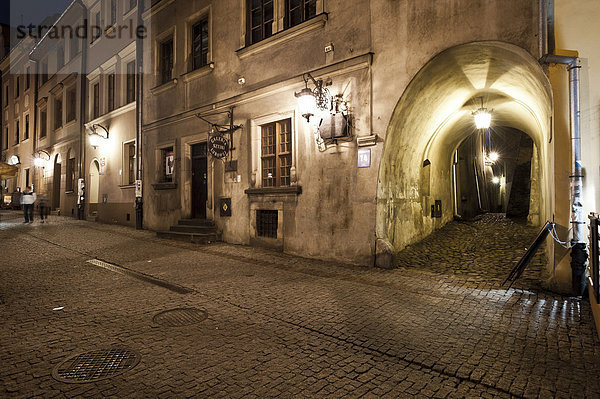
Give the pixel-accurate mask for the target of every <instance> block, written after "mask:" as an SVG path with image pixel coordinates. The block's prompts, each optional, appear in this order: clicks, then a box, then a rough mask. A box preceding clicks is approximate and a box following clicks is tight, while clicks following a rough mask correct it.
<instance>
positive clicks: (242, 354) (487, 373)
mask: <svg viewBox="0 0 600 399" xmlns="http://www.w3.org/2000/svg"><path fill="white" fill-rule="evenodd" d="M19 222H20V220H14V221H11V220H10V219H8V220H7V218H5V217H4V215H3V218H2V222H1V223H0V240H1V241H0V248H1V251H0V252H1V253H2V263H1V265H2V266H1V267H0V281H1V282H0V298H4V303H0V316H1V317H2V319H3V320H4V321H5V322H4V323H3V324H2V326H0V336H1V337H2V338H3V342H4V343H6V344H5V345H2V347H1V348H0V355H1V356H2V359H3V363H2V365H1V366H0V373H1V375H2V388H0V389H2V390H3V391H0V396H2V395H4V396H9V397H31V396H34V395H40V396H44V397H52V396H59V397H62V396H68V397H72V396H78V395H79V396H84V397H102V396H117V397H260V398H263V397H327V398H330V397H349V398H356V397H427V398H430V397H456V398H459V397H511V396H513V397H527V398H529V397H532V398H533V397H564V398H567V397H597V396H599V395H600V386H599V382H598V381H597V379H596V378H595V377H594V376H597V375H598V372H599V371H600V367H599V366H600V362H599V360H598V359H600V358H599V355H600V342H599V341H598V338H597V337H596V332H595V330H594V326H593V324H592V319H591V313H590V310H589V307H588V306H587V303H586V302H581V301H580V300H579V299H576V298H565V297H560V296H557V295H553V294H550V293H547V292H543V291H539V290H537V289H536V286H535V284H536V283H535V281H536V279H535V278H533V276H534V275H535V271H534V269H527V271H526V272H525V273H526V275H525V277H528V278H527V279H525V280H523V282H520V283H519V284H522V285H521V286H519V287H517V289H511V290H504V289H500V288H499V284H498V281H499V280H501V279H503V278H504V277H505V275H506V273H508V270H510V267H512V262H513V261H514V260H515V257H516V259H518V257H519V256H520V254H521V253H520V249H519V247H518V246H517V242H519V244H518V245H522V244H521V243H520V242H521V237H520V236H519V235H520V234H523V237H524V238H527V237H526V235H527V234H533V235H535V229H530V230H523V229H520V228H519V226H516V227H515V226H513V227H511V225H510V223H509V222H510V221H493V220H492V221H489V220H480V221H476V222H474V223H472V224H470V225H467V224H463V223H460V224H458V223H453V224H451V225H449V226H447V227H446V228H444V229H442V230H440V232H439V233H438V234H439V235H440V236H438V237H437V238H435V239H432V240H431V241H429V242H428V244H426V243H424V244H423V245H426V246H427V247H428V248H430V251H429V253H428V262H425V263H422V260H419V261H414V262H412V261H411V259H415V257H411V256H410V251H417V252H418V251H419V250H421V251H422V249H419V245H421V244H417V245H415V246H413V247H411V248H409V249H407V251H405V252H404V253H403V254H401V256H402V257H401V259H403V263H402V267H401V268H400V269H396V270H379V269H372V268H361V267H356V266H349V265H339V264H335V263H331V262H320V261H314V260H309V259H304V258H299V257H294V256H290V255H285V254H281V253H274V252H270V251H267V250H263V249H256V248H249V247H244V246H234V245H227V244H215V245H211V246H196V245H191V244H186V243H177V242H170V241H164V240H160V239H157V238H156V237H155V236H154V235H153V234H152V233H151V232H147V231H136V230H132V229H128V228H124V227H119V226H108V225H100V224H93V223H88V222H80V221H75V220H72V219H66V218H58V217H54V218H53V219H52V218H51V220H50V223H49V224H44V225H40V224H38V223H34V224H33V225H21V224H20V223H19ZM497 223H508V227H506V226H503V227H502V229H501V231H502V234H499V233H498V234H497V235H495V236H494V235H493V233H494V232H497V231H498V230H497V229H498V224H497ZM508 228H511V229H512V228H514V230H507V229H508ZM467 231H470V232H471V236H468V235H467V234H466V232H467ZM508 231H511V232H512V233H511V234H513V236H512V238H506V234H507V232H508ZM490 234H492V235H490ZM465 235H466V236H467V238H466V240H465ZM453 236H454V239H452V237H453ZM457 237H459V238H457ZM486 237H492V238H493V240H492V242H488V241H487V240H486ZM456 240H460V241H461V242H460V243H455V242H454V241H456ZM463 240H465V241H466V242H463ZM502 240H506V241H502ZM484 241H485V242H484ZM502 242H505V243H508V244H507V245H510V243H514V246H512V247H510V248H511V249H507V248H506V247H503V246H502V244H501V243H502ZM525 242H527V240H525ZM474 243H478V245H477V247H475V248H473V244H474ZM494 249H495V250H496V251H499V252H500V253H499V254H498V258H494V256H493V254H492V252H493V250H494ZM467 250H469V251H471V252H470V253H471V255H470V257H472V258H476V259H478V260H477V261H475V262H473V263H472V264H470V266H469V264H466V263H464V262H466V260H468V258H469V256H467V255H465V253H466V251H467ZM436 256H439V258H438V257H436ZM93 257H97V258H101V259H103V260H105V261H108V262H112V263H115V264H118V265H120V266H123V267H127V268H130V269H132V270H135V271H138V272H140V273H146V274H149V275H152V276H154V277H156V278H160V279H163V280H165V281H170V282H172V283H174V284H179V285H182V286H185V287H188V288H190V289H192V290H193V293H191V294H186V295H183V294H178V293H175V292H172V291H169V290H166V289H164V288H162V287H159V286H156V285H153V284H149V283H147V282H143V281H139V280H136V279H133V278H131V277H128V276H124V275H120V274H116V273H114V272H110V271H108V270H104V269H100V268H97V267H94V266H91V265H89V264H88V263H86V261H87V260H89V259H91V258H93ZM500 258H501V259H500ZM453 259H455V261H453ZM494 259H496V261H495V262H494ZM504 259H507V260H509V261H507V262H506V263H507V265H506V266H504ZM452 262H456V263H455V264H453V263H452ZM453 265H454V266H453ZM499 265H500V266H499ZM503 267H505V268H506V269H504V270H501V268H503ZM528 284H530V285H528ZM524 288H527V289H524ZM56 306H64V310H62V311H52V309H53V308H54V307H56ZM186 307H194V308H198V309H202V310H204V311H206V312H207V315H208V318H207V319H206V320H204V321H202V322H200V323H197V324H194V325H189V326H181V327H175V328H173V327H163V326H160V325H157V324H155V323H153V321H152V318H153V317H154V316H155V315H156V314H158V313H159V312H161V311H164V310H168V309H174V308H186ZM111 345H121V346H127V347H130V348H132V349H134V350H136V351H138V352H139V353H140V354H141V356H142V359H141V362H140V364H138V365H137V366H136V367H135V368H134V369H133V370H131V371H129V372H127V373H125V374H122V375H119V376H117V377H114V378H111V379H108V380H103V381H98V382H95V383H89V384H83V385H80V384H65V383H60V382H58V381H55V380H54V379H52V377H51V371H52V368H53V367H54V366H55V365H56V364H58V363H60V362H61V361H63V360H64V359H66V358H67V357H69V356H70V355H73V354H74V353H78V352H82V351H87V350H94V349H97V348H102V347H107V346H111ZM2 392H4V393H2Z"/></svg>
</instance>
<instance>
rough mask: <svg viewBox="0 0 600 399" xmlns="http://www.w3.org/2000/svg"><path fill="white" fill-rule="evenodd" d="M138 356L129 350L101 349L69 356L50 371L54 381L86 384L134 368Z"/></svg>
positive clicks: (138, 358) (138, 359)
mask: <svg viewBox="0 0 600 399" xmlns="http://www.w3.org/2000/svg"><path fill="white" fill-rule="evenodd" d="M139 361H140V355H139V354H138V353H137V352H134V351H132V350H130V349H122V348H110V349H101V350H95V351H90V352H85V353H80V354H78V355H74V356H71V357H70V358H68V359H67V360H65V361H64V362H62V363H60V364H59V365H57V366H56V367H54V370H52V377H54V379H55V380H57V381H61V382H67V383H86V382H94V381H98V380H103V379H105V378H111V377H114V376H116V375H119V374H121V373H124V372H125V371H127V370H130V369H132V368H134V367H135V366H136V365H137V364H138V363H139Z"/></svg>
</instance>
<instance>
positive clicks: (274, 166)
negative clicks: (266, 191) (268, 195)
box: [261, 119, 292, 187]
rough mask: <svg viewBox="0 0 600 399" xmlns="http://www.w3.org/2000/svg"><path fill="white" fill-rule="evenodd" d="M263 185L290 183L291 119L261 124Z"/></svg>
mask: <svg viewBox="0 0 600 399" xmlns="http://www.w3.org/2000/svg"><path fill="white" fill-rule="evenodd" d="M261 148H262V150H261V162H262V163H261V165H262V183H263V187H278V186H289V185H290V169H291V167H292V131H291V119H286V120H283V121H279V122H274V123H269V124H267V125H263V126H261Z"/></svg>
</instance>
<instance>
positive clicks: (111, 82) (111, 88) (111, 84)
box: [106, 73, 116, 112]
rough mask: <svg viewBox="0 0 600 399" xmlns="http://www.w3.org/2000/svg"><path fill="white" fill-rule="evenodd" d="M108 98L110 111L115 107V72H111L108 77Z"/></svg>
mask: <svg viewBox="0 0 600 399" xmlns="http://www.w3.org/2000/svg"><path fill="white" fill-rule="evenodd" d="M106 99H107V108H108V112H110V111H113V110H114V109H115V105H116V104H115V74H114V73H110V74H109V75H108V76H107V77H106Z"/></svg>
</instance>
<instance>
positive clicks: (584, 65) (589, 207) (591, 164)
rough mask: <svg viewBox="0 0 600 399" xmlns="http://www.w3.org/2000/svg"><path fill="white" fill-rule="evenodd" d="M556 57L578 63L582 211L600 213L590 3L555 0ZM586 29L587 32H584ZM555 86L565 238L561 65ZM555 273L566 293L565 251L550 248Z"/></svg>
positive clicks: (564, 233) (598, 29) (599, 116)
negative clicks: (569, 57)
mask: <svg viewBox="0 0 600 399" xmlns="http://www.w3.org/2000/svg"><path fill="white" fill-rule="evenodd" d="M554 3H555V40H556V53H557V54H563V55H570V56H573V55H575V56H578V57H579V59H580V65H581V69H580V71H579V73H580V84H581V86H580V130H581V142H582V147H581V149H582V151H581V155H582V162H583V167H584V175H585V178H584V182H583V185H584V186H583V213H584V215H585V216H586V219H585V221H586V222H587V215H588V214H589V213H590V212H598V211H599V209H600V157H598V154H599V152H600V75H599V74H598V71H599V70H600V51H599V48H598V37H600V26H599V25H598V23H597V20H598V17H599V16H600V9H599V8H598V4H597V1H593V0H582V1H572V0H555V2H554ZM582 27H585V29H582ZM550 79H551V81H552V86H553V88H554V98H555V102H554V107H555V119H554V130H555V136H556V143H555V159H556V160H555V162H556V165H557V167H556V170H557V187H556V194H555V195H556V203H557V207H556V215H555V217H556V220H557V223H558V224H559V225H560V230H559V235H560V237H561V239H566V238H567V237H568V229H569V228H570V227H571V226H570V222H569V221H570V206H569V192H570V188H569V187H570V182H569V175H570V174H571V152H570V151H568V150H565V149H569V148H570V147H571V143H570V131H569V85H568V72H567V70H566V68H565V67H564V66H553V67H551V68H550ZM554 265H555V270H556V274H557V275H559V276H561V277H562V278H561V281H563V284H561V286H560V287H558V288H559V289H560V290H562V291H564V292H569V291H570V289H571V288H570V287H571V284H570V281H571V268H570V257H569V256H568V252H567V251H566V250H564V249H562V248H561V247H560V246H558V245H556V246H555V250H554Z"/></svg>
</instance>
